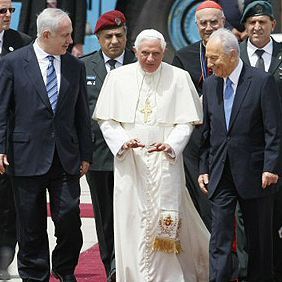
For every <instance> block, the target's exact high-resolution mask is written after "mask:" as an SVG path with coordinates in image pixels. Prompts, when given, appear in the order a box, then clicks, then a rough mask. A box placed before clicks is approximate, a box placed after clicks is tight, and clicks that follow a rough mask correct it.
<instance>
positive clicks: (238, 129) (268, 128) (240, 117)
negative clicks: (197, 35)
mask: <svg viewBox="0 0 282 282" xmlns="http://www.w3.org/2000/svg"><path fill="white" fill-rule="evenodd" d="M203 93H204V95H203V97H204V124H203V144H202V149H203V153H202V155H201V161H200V173H201V174H203V173H208V174H209V177H210V180H209V185H208V190H209V197H211V196H212V195H213V193H214V191H215V190H216V188H217V185H218V183H219V181H220V179H221V176H222V173H223V168H224V163H225V161H226V159H227V157H228V159H229V162H230V168H231V172H232V176H233V180H234V183H235V186H236V189H237V191H238V193H239V195H240V196H241V197H242V198H243V199H248V198H258V197H263V196H266V195H268V194H269V193H272V192H274V191H275V190H276V189H274V187H273V188H269V189H262V188H261V176H262V172H263V171H268V172H273V173H278V174H280V173H281V163H280V158H279V156H280V105H279V96H278V93H277V88H276V86H275V81H274V79H273V77H272V76H271V75H270V74H269V73H266V72H263V71H261V70H258V69H256V68H253V67H249V66H247V65H246V64H244V66H243V70H242V72H241V75H240V78H239V84H238V87H237V90H236V94H235V99H234V103H233V108H232V113H231V119H230V126H229V129H228V130H227V129H226V125H225V117H224V107H223V79H222V78H218V77H216V76H214V75H213V76H211V77H209V78H208V79H206V80H205V82H204V87H203Z"/></svg>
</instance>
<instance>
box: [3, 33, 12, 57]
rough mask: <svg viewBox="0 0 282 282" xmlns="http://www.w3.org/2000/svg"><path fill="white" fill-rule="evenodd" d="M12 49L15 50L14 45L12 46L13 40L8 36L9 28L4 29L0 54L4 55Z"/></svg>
mask: <svg viewBox="0 0 282 282" xmlns="http://www.w3.org/2000/svg"><path fill="white" fill-rule="evenodd" d="M14 50H15V47H14V46H13V40H11V38H10V32H9V30H5V31H4V36H3V45H2V52H1V56H4V55H6V54H8V53H10V52H12V51H14Z"/></svg>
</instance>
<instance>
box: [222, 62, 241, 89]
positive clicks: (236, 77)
mask: <svg viewBox="0 0 282 282" xmlns="http://www.w3.org/2000/svg"><path fill="white" fill-rule="evenodd" d="M242 68H243V62H242V60H241V59H239V63H238V65H237V66H236V68H235V69H234V70H233V71H232V73H231V74H230V75H229V79H230V80H231V81H232V83H233V84H235V85H237V84H238V81H239V77H240V74H241V71H242ZM226 79H227V78H224V81H225V82H226Z"/></svg>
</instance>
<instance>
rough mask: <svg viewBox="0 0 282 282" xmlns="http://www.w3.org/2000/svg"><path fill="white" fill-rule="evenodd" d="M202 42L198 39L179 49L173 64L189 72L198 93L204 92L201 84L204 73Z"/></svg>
mask: <svg viewBox="0 0 282 282" xmlns="http://www.w3.org/2000/svg"><path fill="white" fill-rule="evenodd" d="M200 44H201V41H198V42H196V43H193V44H191V45H188V46H187V47H184V48H182V49H180V50H178V51H177V52H176V53H175V56H174V58H173V62H172V65H174V66H176V67H179V68H181V69H184V70H186V71H188V72H189V74H190V76H191V78H192V80H193V83H194V85H195V87H196V89H197V91H198V93H202V85H199V81H200V77H201V75H202V70H201V61H200Z"/></svg>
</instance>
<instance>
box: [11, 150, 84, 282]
mask: <svg viewBox="0 0 282 282" xmlns="http://www.w3.org/2000/svg"><path fill="white" fill-rule="evenodd" d="M12 184H13V188H14V194H15V206H16V212H17V228H18V243H19V253H18V270H19V274H20V277H21V278H22V279H24V280H27V281H44V282H45V281H46V282H47V281H49V277H50V259H49V244H48V235H47V208H46V189H47V190H48V192H49V198H50V208H51V217H52V220H53V222H54V225H55V236H56V238H57V241H56V247H55V249H54V250H53V253H52V268H53V270H55V271H56V272H57V273H59V274H61V275H66V274H73V273H74V269H75V266H76V265H77V262H78V258H79V253H80V249H81V247H82V233H81V230H80V227H81V220H80V211H79V197H80V185H79V175H68V174H67V173H66V172H65V171H64V169H63V167H62V165H61V163H60V160H59V158H58V156H57V154H56V153H55V156H54V160H53V163H52V165H51V168H50V170H49V171H48V173H47V174H45V175H42V176H28V177H20V176H14V177H12Z"/></svg>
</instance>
